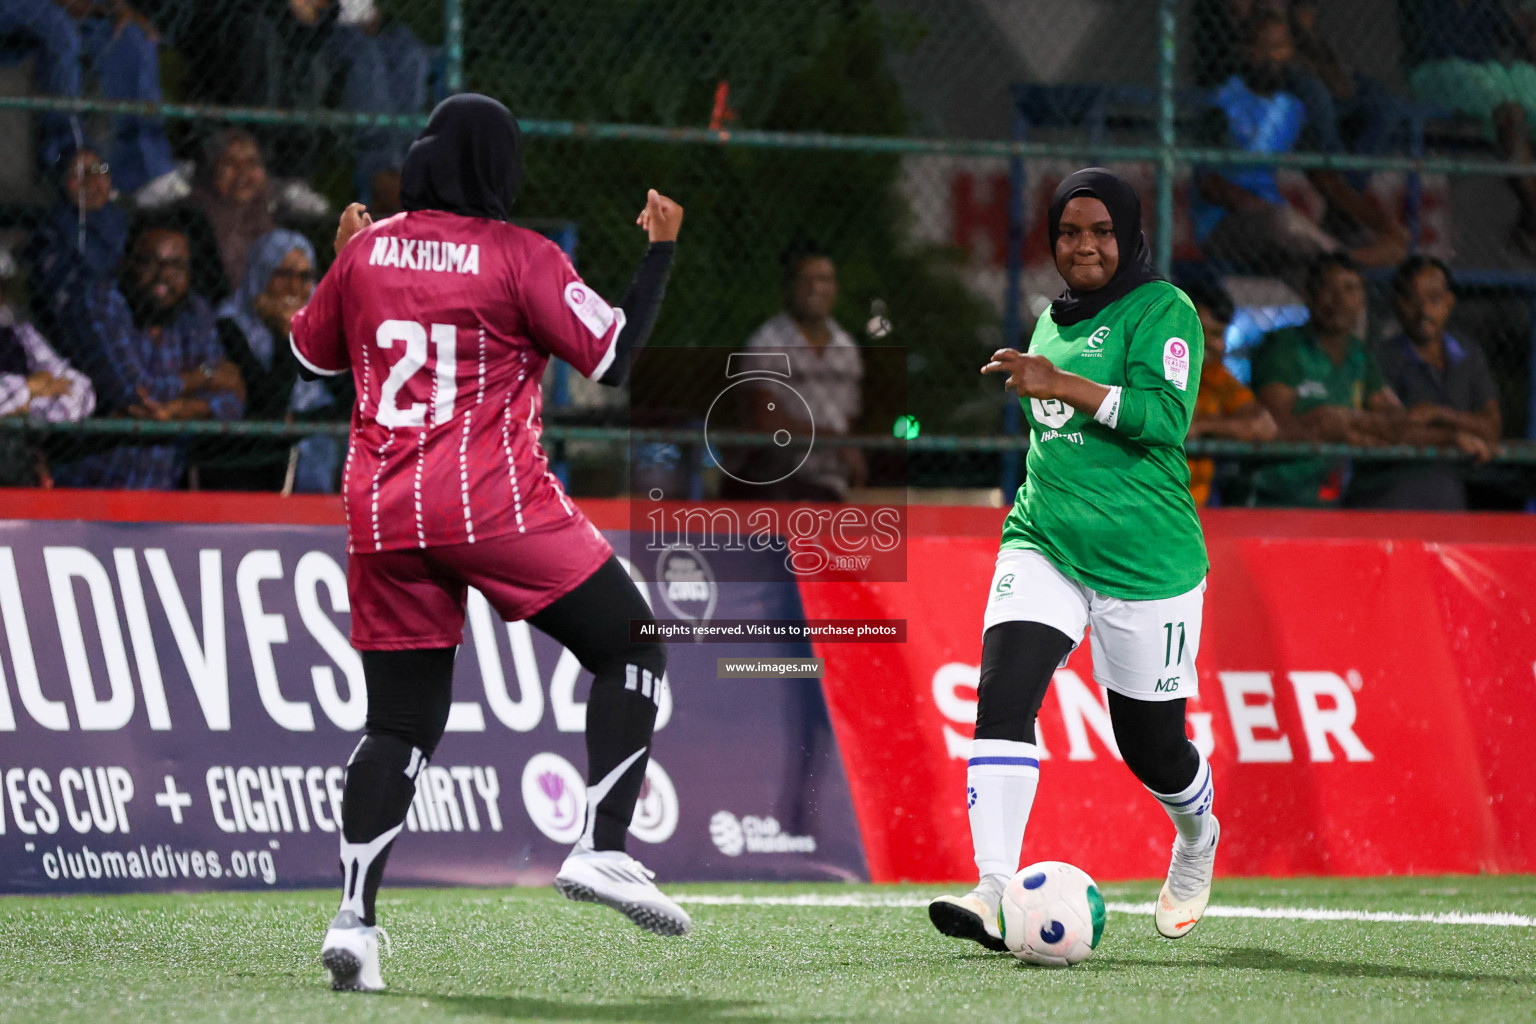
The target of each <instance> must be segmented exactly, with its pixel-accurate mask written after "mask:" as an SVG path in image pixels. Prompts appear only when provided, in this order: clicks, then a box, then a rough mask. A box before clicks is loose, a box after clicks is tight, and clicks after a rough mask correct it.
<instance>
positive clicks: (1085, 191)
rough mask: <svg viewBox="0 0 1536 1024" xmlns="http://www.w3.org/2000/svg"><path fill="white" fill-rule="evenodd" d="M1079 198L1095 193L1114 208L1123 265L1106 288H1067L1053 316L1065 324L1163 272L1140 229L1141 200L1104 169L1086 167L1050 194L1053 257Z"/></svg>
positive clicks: (1053, 307)
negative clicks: (1070, 209)
mask: <svg viewBox="0 0 1536 1024" xmlns="http://www.w3.org/2000/svg"><path fill="white" fill-rule="evenodd" d="M1079 196H1092V197H1093V198H1095V199H1097V200H1099V201H1100V202H1102V203H1103V204H1104V207H1105V209H1107V210H1109V219H1110V220H1111V221H1113V222H1114V225H1115V241H1116V242H1117V243H1118V244H1119V246H1120V265H1119V266H1118V267H1117V268H1116V269H1115V274H1114V276H1113V277H1111V278H1110V279H1109V280H1108V281H1106V282H1105V283H1104V286H1103V287H1102V288H1095V289H1094V290H1092V291H1077V290H1074V289H1073V288H1072V287H1071V286H1068V287H1067V289H1066V290H1065V291H1063V292H1062V293H1061V294H1060V295H1058V296H1057V297H1056V298H1055V300H1054V301H1052V302H1051V319H1052V320H1054V321H1055V322H1056V323H1057V324H1059V325H1060V326H1062V327H1068V326H1070V325H1072V324H1077V323H1082V322H1083V321H1084V320H1092V319H1093V318H1094V317H1097V316H1098V315H1099V314H1100V313H1102V312H1104V310H1105V309H1106V308H1107V307H1108V306H1109V305H1110V304H1111V303H1113V302H1114V301H1115V300H1117V299H1122V298H1124V297H1125V296H1127V295H1129V294H1130V293H1131V292H1132V291H1133V290H1135V289H1136V288H1139V287H1141V286H1142V285H1144V284H1146V283H1147V282H1149V281H1161V280H1163V276H1162V275H1161V274H1159V273H1158V272H1157V270H1156V269H1155V268H1154V267H1153V266H1152V249H1151V246H1149V245H1148V244H1147V236H1146V233H1145V232H1144V231H1142V229H1141V199H1140V197H1138V196H1137V195H1136V190H1135V189H1134V188H1132V187H1131V186H1130V185H1128V184H1126V183H1125V181H1124V180H1123V179H1121V178H1120V177H1119V176H1118V175H1115V174H1113V173H1111V172H1109V171H1106V170H1105V169H1104V168H1102V167H1085V168H1083V169H1082V170H1080V171H1074V172H1073V173H1072V174H1069V175H1067V176H1066V177H1065V178H1063V179H1062V182H1061V184H1060V185H1058V186H1056V192H1055V194H1053V195H1052V196H1051V209H1050V214H1049V216H1048V219H1047V221H1046V231H1047V234H1049V236H1050V240H1051V259H1052V260H1055V258H1056V239H1057V238H1058V237H1060V235H1061V215H1062V214H1063V213H1064V212H1065V211H1066V209H1067V203H1069V202H1071V201H1072V200H1073V199H1076V198H1077V197H1079Z"/></svg>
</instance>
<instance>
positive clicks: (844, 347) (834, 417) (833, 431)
mask: <svg viewBox="0 0 1536 1024" xmlns="http://www.w3.org/2000/svg"><path fill="white" fill-rule="evenodd" d="M780 259H781V262H782V264H783V267H784V312H782V313H780V314H778V315H777V316H775V317H772V318H771V319H769V320H768V321H767V322H766V323H764V324H763V325H762V326H761V327H759V328H758V329H757V330H756V331H755V332H753V334H752V336H751V337H750V338H748V339H747V343H746V351H748V352H782V353H784V354H785V355H786V356H788V359H789V380H788V382H787V383H788V384H789V386H790V387H792V388H794V390H795V391H796V392H797V393H798V394H799V395H800V396H801V398H803V399H804V401H805V410H806V411H809V413H810V415H811V419H812V420H813V421H814V430H815V443H814V445H813V446H812V448H811V450H810V454H809V455H808V456H806V458H805V461H804V463H803V464H800V466H799V468H798V469H796V468H795V465H794V463H795V462H798V459H799V455H798V454H794V455H793V456H790V455H788V454H787V453H789V452H794V451H795V450H796V449H795V446H794V445H790V446H788V447H787V448H785V449H783V450H782V451H780V450H777V449H774V448H766V447H764V448H757V449H753V450H750V451H748V452H745V453H743V459H744V460H745V461H744V463H743V464H742V467H741V468H740V469H739V471H738V472H737V475H738V476H740V477H742V478H743V479H746V480H753V481H770V480H773V481H777V482H775V483H773V484H772V485H770V486H764V487H753V486H746V487H744V488H742V487H738V486H734V485H732V486H729V487H726V488H724V490H723V491H722V493H723V494H725V495H726V496H727V497H741V498H761V499H764V500H776V501H796V500H805V501H842V500H843V499H844V498H846V497H847V495H848V488H849V487H850V486H854V487H860V486H863V484H864V482H865V480H866V479H867V477H868V470H867V468H866V466H865V463H864V455H863V452H861V451H860V450H859V449H857V448H839V447H834V446H833V444H832V443H831V442H832V440H833V439H834V438H838V437H845V436H847V434H848V432H849V430H850V429H851V428H852V427H853V423H854V421H855V420H857V419H858V417H859V413H860V411H861V410H862V408H863V403H864V400H863V383H864V361H863V358H862V357H861V356H860V354H859V346H858V345H857V343H855V342H854V340H853V338H852V337H851V336H850V335H849V334H848V332H847V331H845V330H843V328H842V326H841V325H840V324H838V322H837V321H836V320H834V319H833V318H832V308H833V307H834V306H835V305H836V304H837V268H836V266H835V265H834V264H833V262H832V258H831V257H830V256H828V255H827V254H826V253H825V252H823V251H822V249H821V248H820V247H819V246H817V245H816V243H815V242H811V241H808V240H802V241H798V242H795V243H793V244H792V245H790V247H789V248H788V249H786V250H785V252H784V254H783V256H782V257H781V258H780ZM747 402H748V408H747V409H746V410H745V414H744V418H745V421H746V423H747V424H748V429H753V430H760V431H762V432H764V433H774V432H777V431H786V430H787V431H788V432H789V434H790V436H792V437H805V436H807V434H808V432H809V431H810V429H811V428H812V423H807V422H804V419H803V413H801V414H799V415H797V412H796V409H795V408H793V407H792V403H788V402H775V401H773V391H771V390H769V389H767V388H753V389H750V390H749V391H748V395H747ZM785 459H793V460H794V461H792V462H785V464H783V465H780V463H781V462H784V460H785ZM785 474H787V475H785ZM781 476H782V477H783V479H779V478H780V477H781Z"/></svg>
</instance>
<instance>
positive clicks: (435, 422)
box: [374, 320, 459, 428]
mask: <svg viewBox="0 0 1536 1024" xmlns="http://www.w3.org/2000/svg"><path fill="white" fill-rule="evenodd" d="M458 336H459V331H458V328H456V327H454V326H453V324H433V325H432V347H433V349H434V350H435V351H434V352H433V355H434V356H435V359H434V360H433V364H434V365H433V380H432V424H431V425H432V426H434V427H435V426H439V425H441V424H443V423H447V422H448V421H449V420H451V419H452V418H453V402H454V399H455V398H456V397H457V392H458V369H459V361H458V343H459V342H458ZM374 342H375V343H376V344H377V345H378V346H379V348H381V349H384V350H385V351H389V352H394V351H396V349H395V345H396V344H397V343H399V344H402V345H403V346H404V349H403V351H401V352H400V358H399V359H398V360H396V362H395V365H394V366H393V367H391V368H390V371H389V379H388V380H386V381H385V382H384V388H383V390H382V391H380V393H379V412H378V416H377V419H378V421H379V422H380V423H381V424H383V425H384V426H386V427H390V428H395V427H421V426H426V425H427V403H426V402H412V403H411V404H410V405H407V406H406V407H405V408H403V409H402V408H401V407H400V405H399V402H400V389H401V388H403V387H405V383H406V381H408V380H410V379H411V378H412V377H413V376H415V374H416V371H417V370H420V369H421V368H422V367H424V366H426V365H427V328H426V327H425V326H423V325H422V324H419V323H417V322H416V321H414V320H385V321H384V322H383V323H381V324H379V329H378V332H377V333H376V334H375V335H374Z"/></svg>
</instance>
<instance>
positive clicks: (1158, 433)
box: [1115, 290, 1205, 447]
mask: <svg viewBox="0 0 1536 1024" xmlns="http://www.w3.org/2000/svg"><path fill="white" fill-rule="evenodd" d="M1204 357H1205V334H1204V332H1203V331H1202V330H1201V327H1200V318H1199V316H1197V315H1196V313H1195V310H1194V307H1192V306H1191V305H1190V303H1189V300H1188V299H1186V298H1184V296H1183V294H1182V293H1180V292H1177V291H1173V290H1170V292H1169V294H1168V296H1167V297H1166V298H1164V299H1161V300H1159V301H1158V302H1156V303H1154V304H1152V305H1151V306H1149V307H1148V308H1147V310H1146V313H1145V314H1144V315H1143V316H1142V318H1141V320H1140V321H1139V322H1138V323H1137V324H1136V327H1135V329H1134V330H1133V331H1132V333H1131V337H1130V342H1129V345H1128V346H1127V349H1126V355H1125V386H1124V388H1123V389H1122V391H1121V394H1120V416H1119V419H1118V420H1117V421H1116V422H1115V430H1117V431H1118V432H1119V433H1121V434H1123V435H1124V436H1126V437H1128V438H1130V439H1131V440H1133V441H1137V442H1140V443H1141V444H1144V445H1147V446H1149V447H1150V446H1156V445H1161V446H1177V445H1182V444H1183V443H1184V438H1185V436H1186V435H1187V434H1188V433H1189V421H1190V420H1191V419H1193V418H1194V415H1195V395H1196V393H1197V392H1198V391H1199V389H1200V366H1201V363H1202V361H1203V360H1204Z"/></svg>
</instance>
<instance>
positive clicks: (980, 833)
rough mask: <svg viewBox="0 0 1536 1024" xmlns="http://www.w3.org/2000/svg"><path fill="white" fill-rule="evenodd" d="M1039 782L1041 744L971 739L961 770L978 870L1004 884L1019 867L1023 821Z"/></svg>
mask: <svg viewBox="0 0 1536 1024" xmlns="http://www.w3.org/2000/svg"><path fill="white" fill-rule="evenodd" d="M1039 784H1040V748H1039V747H1037V746H1035V745H1034V744H1033V743H1017V742H1014V741H1013V740H972V741H971V758H970V761H969V763H968V764H967V766H966V770H965V786H966V793H965V799H966V803H967V804H968V805H969V807H970V815H971V845H972V846H973V847H974V848H975V850H976V869H977V871H979V872H980V873H981V877H982V880H983V881H987V880H988V877H989V876H994V879H996V878H1000V879H1001V880H1002V882H1003V883H1006V882H1007V881H1008V879H1009V878H1012V877H1013V873H1014V872H1015V871H1018V870H1019V854H1020V852H1021V851H1022V850H1023V848H1024V826H1025V825H1026V824H1027V823H1028V822H1029V809H1030V807H1031V806H1033V805H1034V802H1035V787H1037V786H1038V785H1039Z"/></svg>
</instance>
